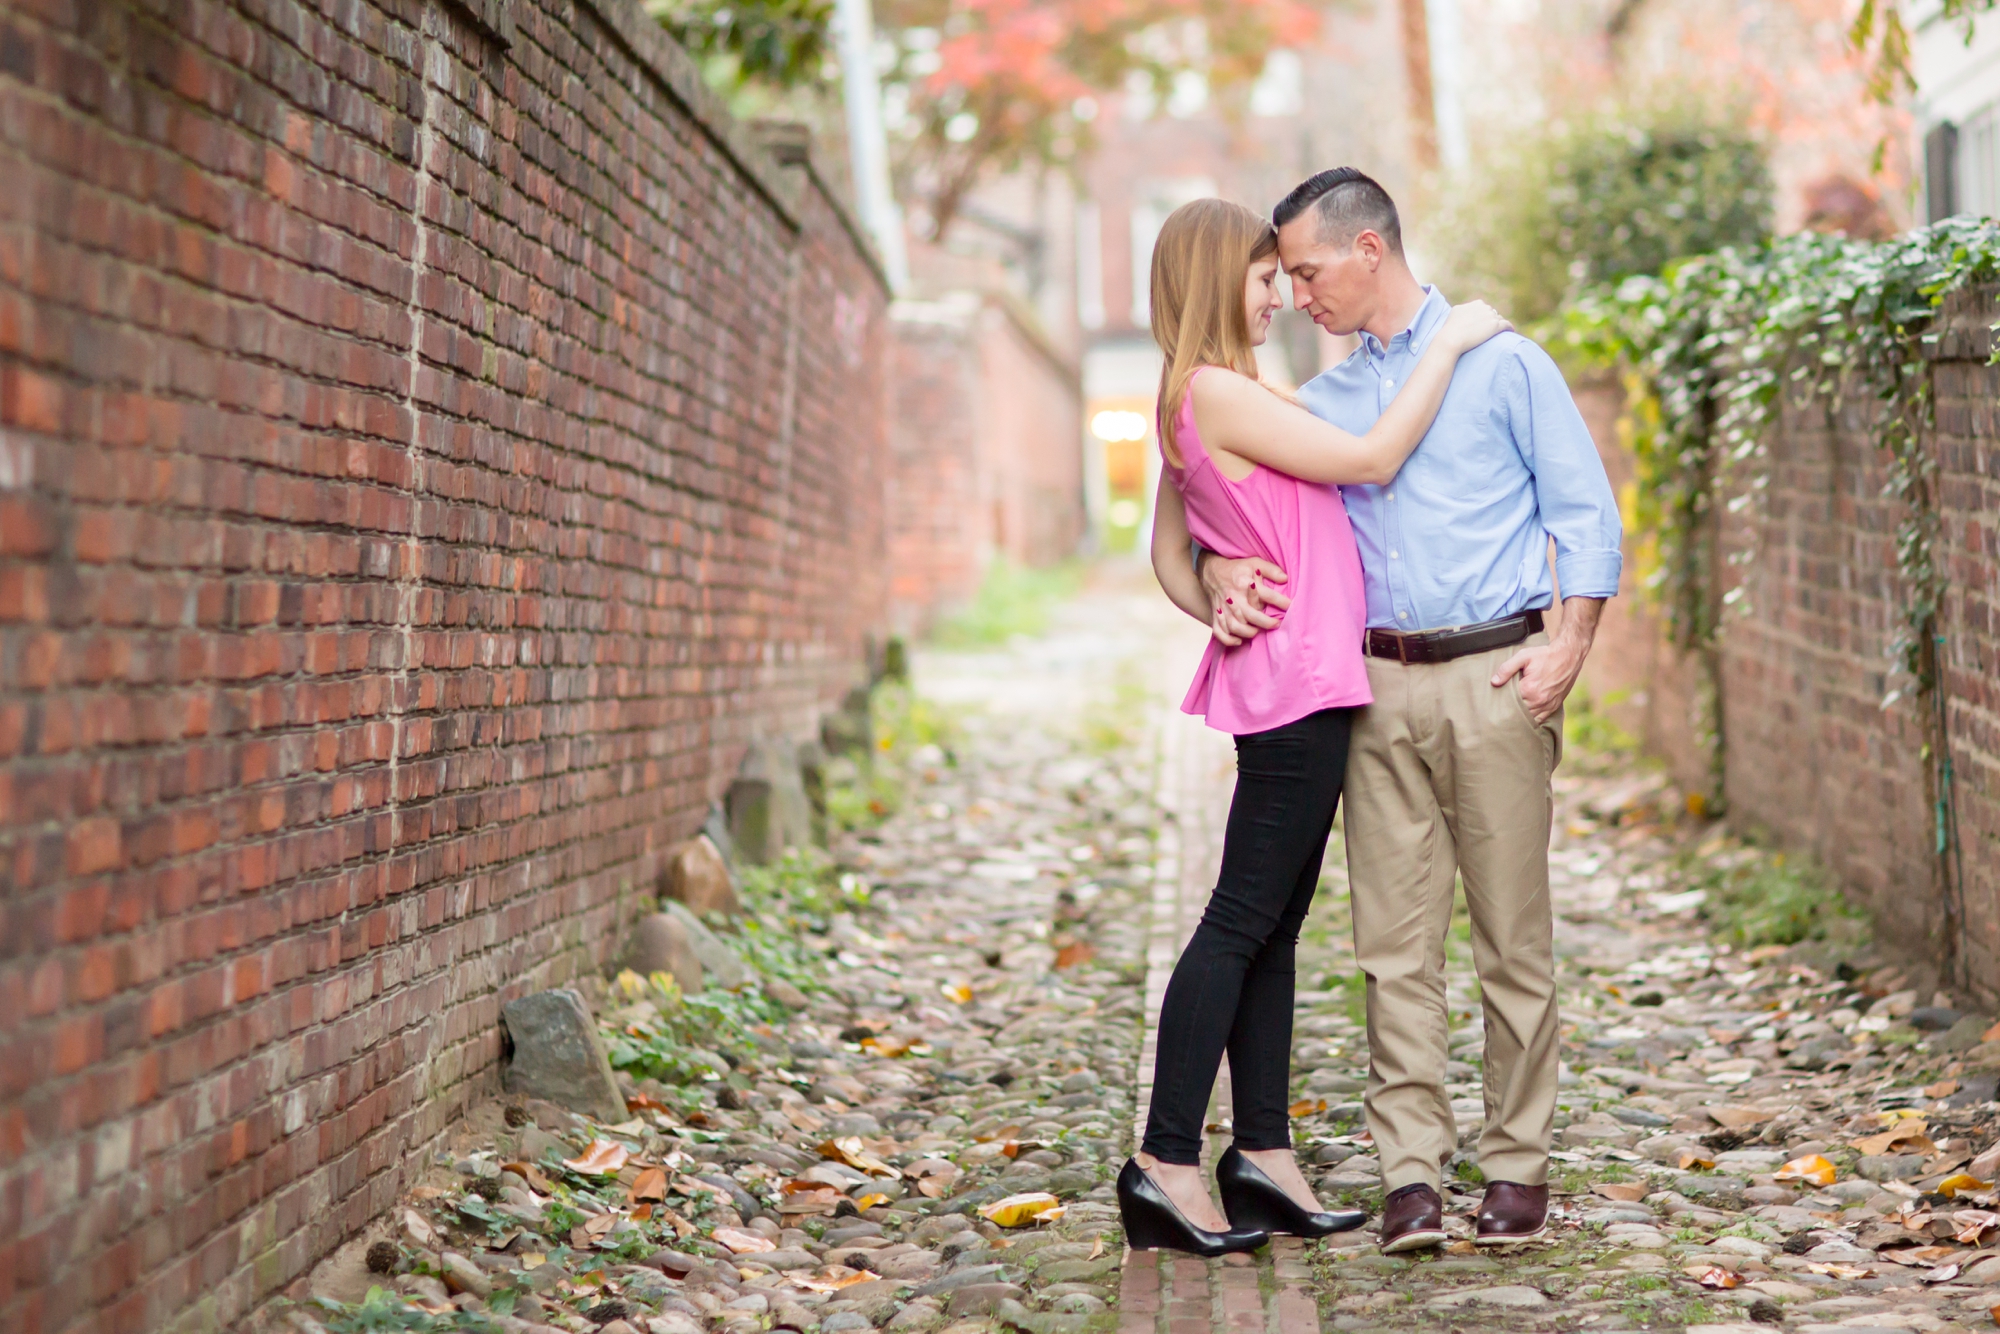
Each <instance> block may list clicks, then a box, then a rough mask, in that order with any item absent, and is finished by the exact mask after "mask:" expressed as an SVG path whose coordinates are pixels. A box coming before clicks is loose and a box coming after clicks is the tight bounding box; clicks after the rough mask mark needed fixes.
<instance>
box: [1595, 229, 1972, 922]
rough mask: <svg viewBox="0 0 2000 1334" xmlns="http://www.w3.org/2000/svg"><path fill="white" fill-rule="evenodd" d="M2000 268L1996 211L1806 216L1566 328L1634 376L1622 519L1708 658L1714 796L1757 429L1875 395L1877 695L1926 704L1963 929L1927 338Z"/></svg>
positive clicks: (1700, 655) (1923, 713) (1690, 644)
mask: <svg viewBox="0 0 2000 1334" xmlns="http://www.w3.org/2000/svg"><path fill="white" fill-rule="evenodd" d="M1996 280H2000V223H1995V222H1994V221H1992V220H1990V219H1975V218H1970V217H1959V218H1952V219H1947V220H1945V221H1943V222H1939V223H1934V224H1932V225H1931V226H1929V227H1925V228H1921V229H1919V230H1916V231H1912V232H1909V233H1906V234H1905V235H1903V236H1900V237H1897V238H1895V239H1893V240H1890V241H1883V242H1870V241H1851V240H1847V239H1845V238H1841V237H1829V236H1820V235H1816V234H1812V233H1804V234H1800V235H1795V236H1789V237H1785V238H1782V239H1780V240H1776V241H1773V242H1770V243H1767V244H1765V245H1762V246H1758V247H1754V248H1749V249H1725V250H1720V251H1717V252H1715V253H1713V254H1708V255H1701V256H1697V257H1695V258H1693V259H1688V260H1684V261H1682V262H1680V263H1678V264H1675V265H1671V266H1669V267H1668V268H1667V270H1666V271H1665V272H1664V273H1663V274H1662V275H1661V276H1659V277H1657V278H1653V277H1635V278H1628V279H1626V280H1625V281H1624V282H1622V283H1620V284H1618V285H1617V286H1616V287H1613V288H1606V289H1599V290H1597V291H1594V292H1591V293H1588V294H1586V295H1584V296H1583V297H1581V298H1579V299H1577V300H1576V301H1573V302H1571V303H1570V305H1569V306H1568V308H1567V309H1566V310H1565V311H1564V323H1565V329H1564V336H1565V338H1566V340H1567V341H1568V342H1569V343H1570V344H1571V345H1572V347H1574V348H1575V349H1576V350H1578V351H1580V352H1582V353H1584V354H1586V355H1587V356H1590V357H1592V358H1594V359H1598V360H1600V361H1604V362H1610V363H1613V364H1616V365H1618V366H1620V367H1621V368H1622V370H1623V372H1624V375H1625V382H1626V386H1627V395H1628V401H1627V412H1626V415H1625V421H1624V424H1623V430H1624V432H1625V434H1626V438H1627V441H1628V443H1629V444H1630V447H1631V449H1632V452H1633V455H1634V458H1635V460H1636V463H1637V469H1638V479H1637V486H1636V488H1635V494H1634V495H1633V497H1632V504H1631V509H1632V512H1631V513H1629V514H1628V515H1627V516H1626V520H1627V523H1628V525H1629V526H1630V527H1631V528H1632V529H1633V532H1634V535H1635V538H1636V539H1637V541H1638V545H1639V553H1638V554H1639V562H1640V572H1641V574H1642V577H1643V579H1644V581H1645V584H1646V586H1647V587H1648V589H1649V590H1650V591H1651V593H1652V595H1653V596H1654V598H1655V599H1656V600H1657V602H1658V605H1659V606H1660V607H1661V609H1662V612H1663V614H1664V617H1665V619H1666V622H1667V626H1668V631H1669V635H1670V637H1671V639H1672V642H1673V643H1674V644H1675V646H1676V647H1678V648H1680V649H1681V650H1683V651H1684V652H1687V653H1690V654H1692V655H1694V656H1695V657H1696V658H1697V660H1698V661H1699V662H1700V664H1701V665H1702V669H1703V670H1702V689H1701V698H1700V699H1699V700H1698V708H1699V709H1700V711H1701V714H1702V716H1701V717H1699V718H1698V719H1697V720H1696V722H1697V726H1698V728H1699V730H1700V731H1701V732H1702V733H1703V739H1704V741H1705V742H1706V743H1707V748H1708V753H1709V756H1710V774H1711V791H1710V792H1709V793H1708V794H1706V795H1707V798H1708V799H1709V800H1710V801H1719V799H1720V796H1721V777H1722V766H1723V757H1724V747H1725V745H1726V737H1725V736H1724V735H1723V731H1722V727H1721V714H1720V707H1719V705H1720V669H1721V661H1720V658H1721V639H1722V635H1723V631H1724V627H1725V624H1726V621H1727V618H1728V616H1729V614H1730V613H1731V612H1732V610H1736V611H1743V610H1748V604H1747V599H1746V598H1745V596H1744V586H1743V585H1742V584H1741V583H1736V584H1735V586H1734V587H1731V581H1730V580H1729V579H1728V577H1727V570H1728V565H1729V564H1730V563H1731V562H1733V563H1736V564H1739V565H1740V564H1744V563H1747V562H1748V561H1749V560H1751V559H1753V558H1754V555H1755V552H1754V549H1752V548H1747V547H1744V546H1742V545H1739V546H1738V547H1737V549H1736V550H1734V551H1733V552H1731V553H1730V554H1729V556H1728V557H1727V559H1725V558H1724V556H1723V550H1724V545H1723V538H1722V524H1721V522H1720V520H1721V517H1722V510H1723V507H1725V506H1727V507H1729V508H1730V509H1732V510H1735V511H1738V512H1744V511H1747V512H1749V514H1750V516H1751V517H1754V516H1755V514H1756V513H1757V512H1758V511H1759V510H1760V509H1761V506H1762V503H1763V497H1764V494H1765V490H1766V487H1767V484H1768V481H1769V474H1768V467H1767V463H1766V447H1765V440H1766V436H1767V433H1768V428H1769V427H1770V425H1771V422H1772V420H1773V418H1774V417H1775V416H1776V415H1777V412H1778V409H1779V408H1780V406H1781V405H1782V403H1783V401H1784V399H1785V398H1790V399H1791V400H1792V402H1793V403H1794V405H1796V406H1800V407H1803V406H1806V405H1808V404H1810V403H1812V402H1815V401H1817V402H1819V403H1820V404H1821V405H1822V406H1823V407H1824V408H1825V410H1827V411H1828V412H1829V413H1839V412H1840V411H1841V410H1842V408H1844V407H1846V406H1849V405H1853V406H1856V407H1859V408H1861V409H1862V411H1863V412H1864V413H1865V414H1866V416H1865V420H1866V422H1867V429H1868V430H1869V432H1870V433H1871V434H1872V436H1873V438H1874V440H1875V442H1876V444H1877V445H1878V446H1879V447H1880V448H1881V450H1882V451H1883V454H1884V456H1885V459H1886V464H1887V470H1888V485H1887V488H1886V493H1887V494H1888V495H1889V496H1891V497H1893V498H1894V499H1895V500H1896V501H1898V502H1899V504H1898V506H1897V509H1898V517H1897V525H1896V534H1895V548H1896V562H1897V570H1898V573H1899V575H1900V578H1899V580H1898V581H1897V583H1898V591H1897V597H1898V598H1899V599H1900V603H1901V605H1900V608H1899V610H1900V612H1901V616H1900V624H1899V628H1898V634H1897V635H1896V638H1895V640H1894V642H1893V643H1892V644H1891V645H1890V646H1889V654H1890V657H1891V659H1892V666H1893V669H1894V670H1893V671H1892V672H1891V676H1890V685H1891V688H1890V690H1889V691H1888V693H1887V695H1886V697H1885V698H1884V699H1883V701H1882V706H1883V707H1884V708H1885V709H1886V708H1889V707H1891V706H1892V705H1894V704H1896V703H1897V702H1898V701H1899V700H1902V699H1911V700H1913V701H1914V702H1915V703H1916V704H1917V706H1918V709H1919V717H1920V719H1921V720H1922V729H1923V735H1924V743H1923V756H1922V758H1923V760H1924V761H1925V763H1926V774H1927V778H1928V786H1929V788H1930V797H1931V800H1932V803H1933V806H1934V810H1935V817H1936V827H1937V857H1938V874H1939V876H1940V881H1941V887H1942V889H1943V890H1944V896H1945V908H1946V916H1947V923H1946V925H1947V940H1948V943H1949V947H1952V948H1955V947H1956V942H1957V936H1958V931H1957V926H1958V923H1959V922H1960V921H1962V920H1963V915H1962V905H1961V902H1960V898H1959V894H1960V889H1959V879H1960V877H1959V873H1958V867H1957V853H1958V838H1957V828H1956V817H1955V814H1954V805H1953V794H1952V770H1951V757H1950V749H1949V746H1948V745H1947V744H1946V743H1947V740H1948V738H1947V736H1946V731H1945V700H1944V692H1943V690H1942V688H1941V687H1942V671H1941V662H1940V646H1941V644H1942V642H1943V639H1942V635H1941V632H1940V625H1939V616H1940V613H1941V610H1942V608H1943V605H1944V592H1945V588H1944V573H1943V571H1942V569H1941V568H1940V566H1939V563H1938V560H1937V557H1936V554H1935V548H1936V543H1937V536H1938V532H1939V526H1938V511H1937V494H1936V489H1937V460H1936V456H1935V454H1934V452H1933V450H1932V449H1931V447H1930V440H1931V436H1932V434H1933V430H1934V426H1935V401H1934V386H1933V382H1932V367H1933V364H1934V363H1933V360H1932V359H1931V358H1930V357H1928V356H1926V355H1925V347H1926V344H1927V343H1928V342H1930V341H1932V340H1934V339H1935V338H1936V337H1937V332H1936V329H1935V325H1936V322H1937V313H1938V309H1939V307H1940V306H1941V305H1942V304H1943V302H1944V299H1945V298H1946V297H1947V296H1949V295H1951V294H1952V293H1953V292H1956V291H1959V290H1961V289H1963V288H1966V287H1969V286H1974V285H1978V284H1984V283H1991V282H1994V281H1996ZM1995 359H1996V360H1997V361H2000V353H1996V354H1995ZM1744 527H1745V529H1746V530H1748V531H1749V532H1751V533H1754V532H1755V531H1756V529H1757V527H1758V525H1756V524H1755V523H1749V524H1746V525H1744Z"/></svg>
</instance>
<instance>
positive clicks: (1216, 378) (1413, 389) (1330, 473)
mask: <svg viewBox="0 0 2000 1334" xmlns="http://www.w3.org/2000/svg"><path fill="white" fill-rule="evenodd" d="M1512 327H1513V326H1512V325H1510V324H1508V323H1507V321H1505V320H1503V319H1501V318H1500V316H1499V314H1498V313H1497V312H1496V311H1494V310H1493V308H1492V307H1491V306H1488V305H1486V303H1484V302H1482V301H1475V302H1472V303H1470V304H1468V305H1463V306H1455V307H1453V308H1452V312H1451V315H1450V316H1449V317H1448V318H1447V319H1446V320H1445V326H1444V328H1443V329H1441V330H1439V331H1438V335H1437V337H1436V338H1434V339H1432V340H1431V345H1430V347H1429V348H1428V349H1426V350H1425V352H1424V355H1423V357H1422V359H1420V360H1419V361H1418V362H1417V368H1416V370H1415V371H1413V372H1412V373H1411V375H1410V378H1409V381H1408V382H1407V383H1406V384H1404V386H1403V388H1402V391H1401V392H1400V393H1398V394H1397V395H1396V398H1395V401H1394V402H1392V403H1391V404H1390V405H1389V408H1388V410H1387V411H1386V412H1384V413H1383V414H1382V417H1381V419H1380V420H1379V421H1377V422H1376V423H1375V425H1374V426H1373V427H1371V428H1369V431H1368V433H1367V434H1366V435H1360V436H1357V435H1354V434H1352V433H1351V432H1348V431H1343V430H1341V429H1340V428H1339V427H1338V426H1335V425H1333V424H1331V423H1330V422H1323V421H1321V420H1320V419H1319V418H1317V417H1315V416H1313V415H1312V414H1311V413H1310V412H1307V411H1306V410H1305V409H1304V408H1301V407H1297V406H1295V405H1293V404H1291V403H1288V402H1286V401H1285V400H1284V399H1281V398H1279V397H1278V396H1277V395H1276V394H1273V393H1271V392H1270V391H1269V390H1267V389H1265V388H1263V387H1262V386H1261V385H1259V384H1257V383H1256V382H1255V381H1254V380H1250V379H1247V378H1245V377H1244V376H1241V375H1238V374H1236V373H1234V372H1233V371H1227V370H1224V371H1221V373H1219V374H1206V375H1200V376H1197V377H1195V381H1194V415H1195V426H1196V429H1198V430H1199V431H1200V432H1201V439H1202V444H1203V446H1204V447H1205V448H1206V449H1207V450H1208V452H1209V454H1210V456H1211V457H1214V458H1216V462H1217V466H1219V467H1222V468H1223V472H1224V475H1225V476H1230V475H1232V474H1234V473H1237V472H1241V473H1242V474H1243V475H1244V476H1247V475H1248V474H1249V469H1248V468H1247V467H1243V466H1242V464H1244V463H1248V464H1262V465H1264V466H1265V467H1267V468H1274V469H1276V470H1277V471H1279V472H1282V473H1289V474H1290V475H1292V476H1293V477H1297V478H1300V479H1302V480H1304V481H1308V482H1342V483H1354V482H1368V483H1374V484H1377V485H1380V484H1382V483H1385V482H1388V481H1390V480H1392V479H1393V478H1394V477H1395V475H1396V472H1397V470H1398V469H1400V468H1401V467H1402V466H1403V460H1405V459H1407V458H1408V457H1409V456H1410V453H1411V451H1412V450H1414V449H1415V448H1416V447H1417V443H1418V441H1420V440H1422V439H1423V438H1424V432H1426V431H1428V430H1430V427H1431V422H1432V421H1433V420H1434V419H1435V418H1436V417H1437V411H1438V406H1439V405H1440V404H1442V403H1443V402H1444V394H1445V390H1446V389H1447V388H1449V387H1450V385H1451V375H1452V371H1453V370H1454V369H1456V367H1457V365H1458V358H1459V356H1460V355H1461V354H1463V353H1465V352H1467V351H1469V350H1470V349H1472V348H1474V347H1477V346H1478V345H1479V344H1481V343H1483V342H1485V341H1486V340H1487V339H1489V338H1491V337H1493V335H1495V334H1497V333H1500V332H1502V331H1503V330H1506V329H1510V328H1512ZM1230 455H1234V456H1235V458H1234V459H1232V458H1230V457H1229V456H1230ZM1238 460H1241V461H1242V462H1241V463H1238V462H1237V461H1238ZM1230 464H1237V466H1236V467H1233V468H1232V467H1230V466H1229V465H1230ZM1238 480H1240V478H1239V479H1238Z"/></svg>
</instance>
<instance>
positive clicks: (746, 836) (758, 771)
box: [723, 737, 813, 866]
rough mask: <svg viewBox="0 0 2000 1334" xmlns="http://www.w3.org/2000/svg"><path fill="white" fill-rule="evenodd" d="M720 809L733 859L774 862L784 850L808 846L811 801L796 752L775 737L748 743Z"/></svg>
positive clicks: (783, 740) (766, 863)
mask: <svg viewBox="0 0 2000 1334" xmlns="http://www.w3.org/2000/svg"><path fill="white" fill-rule="evenodd" d="M723 808H724V809H725V810H726V811H727V812H728V815H729V836H730V838H731V840H732V841H734V843H735V844H736V852H737V855H738V856H740V857H741V858H742V859H743V860H744V861H747V862H749V863H751V864H752V865H754V866H767V865H769V864H770V863H772V862H774V861H777V860H778V859H779V858H780V857H782V856H784V853H785V849H786V848H803V847H806V846H808V845H809V844H811V842H812V838H813V820H812V802H811V800H810V799H809V798H808V797H807V796H806V787H805V780H804V778H803V776H802V775H801V773H800V771H799V752H798V747H797V746H796V745H794V744H793V743H792V742H790V741H788V740H785V739H784V738H781V737H778V738H766V739H764V740H761V741H754V742H752V743H751V745H750V749H749V750H748V751H747V752H745V754H744V756H743V766H742V768H741V769H739V770H738V771H737V777H736V781H734V782H733V783H731V784H730V785H729V792H728V794H727V795H726V796H724V798H723Z"/></svg>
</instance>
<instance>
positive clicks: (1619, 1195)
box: [1590, 1181, 1652, 1204]
mask: <svg viewBox="0 0 2000 1334" xmlns="http://www.w3.org/2000/svg"><path fill="white" fill-rule="evenodd" d="M1650 1189H1652V1188H1651V1187H1650V1186H1648V1185H1646V1184H1645V1183H1644V1182H1642V1181H1600V1182H1598V1183H1597V1184H1596V1185H1594V1186H1592V1187H1591V1188H1590V1191H1591V1194H1593V1195H1599V1196H1602V1197H1603V1198H1604V1199H1607V1200H1623V1201H1625V1202H1626V1203H1628V1204H1629V1203H1632V1202H1634V1201H1637V1200H1643V1199H1645V1198H1646V1192H1647V1191H1648V1190H1650Z"/></svg>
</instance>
